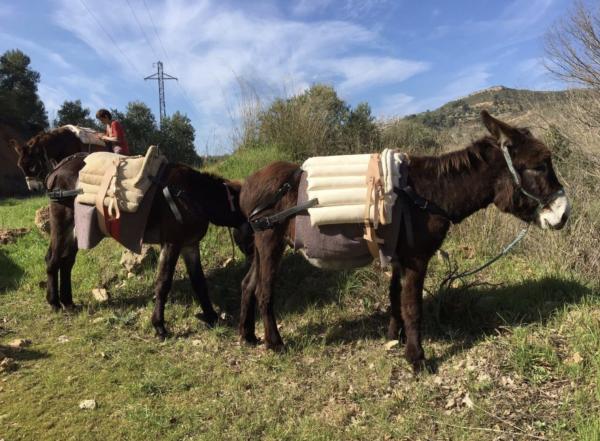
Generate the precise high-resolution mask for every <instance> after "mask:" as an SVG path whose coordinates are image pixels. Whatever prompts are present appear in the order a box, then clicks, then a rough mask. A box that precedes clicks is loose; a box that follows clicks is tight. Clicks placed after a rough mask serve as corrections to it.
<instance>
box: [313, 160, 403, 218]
mask: <svg viewBox="0 0 600 441" xmlns="http://www.w3.org/2000/svg"><path fill="white" fill-rule="evenodd" d="M402 161H403V155H402V154H401V153H400V152H398V151H395V150H391V149H385V150H384V151H383V152H382V153H373V154H361V155H341V156H317V157H313V158H309V159H307V160H306V161H305V162H304V164H302V169H303V170H304V171H305V172H306V175H307V182H308V186H307V191H308V199H309V200H310V199H317V200H318V205H317V206H315V207H313V208H309V209H308V213H309V214H310V221H311V225H312V226H317V225H332V224H356V223H370V224H371V225H373V226H374V227H375V228H377V225H379V224H382V225H387V224H390V223H391V222H392V209H393V206H394V203H395V202H396V197H397V196H396V193H395V192H394V188H395V187H398V185H399V181H400V164H401V163H402Z"/></svg>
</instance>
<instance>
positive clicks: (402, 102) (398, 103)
mask: <svg viewBox="0 0 600 441" xmlns="http://www.w3.org/2000/svg"><path fill="white" fill-rule="evenodd" d="M418 110H420V109H417V107H415V99H414V97H412V96H409V95H406V94H404V93H396V94H393V95H388V96H385V97H384V98H383V99H382V100H381V103H380V105H379V106H377V110H376V112H377V113H376V114H377V115H378V117H379V118H383V119H387V118H392V117H397V116H404V115H410V114H411V113H415V112H417V111H418Z"/></svg>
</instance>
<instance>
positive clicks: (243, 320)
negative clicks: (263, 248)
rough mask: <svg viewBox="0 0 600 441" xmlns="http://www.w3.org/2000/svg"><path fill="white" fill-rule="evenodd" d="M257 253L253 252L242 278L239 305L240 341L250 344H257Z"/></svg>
mask: <svg viewBox="0 0 600 441" xmlns="http://www.w3.org/2000/svg"><path fill="white" fill-rule="evenodd" d="M257 272H258V254H255V255H254V257H253V259H252V263H251V264H250V268H249V269H248V272H247V273H246V276H244V280H242V301H241V307H240V324H239V332H240V341H241V342H246V343H249V344H251V345H256V344H258V342H259V340H258V338H257V337H256V333H255V326H254V325H255V315H256V281H257V278H258V274H257Z"/></svg>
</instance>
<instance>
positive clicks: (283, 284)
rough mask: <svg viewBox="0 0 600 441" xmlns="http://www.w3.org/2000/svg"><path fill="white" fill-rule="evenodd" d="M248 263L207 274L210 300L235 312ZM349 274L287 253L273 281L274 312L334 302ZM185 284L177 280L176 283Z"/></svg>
mask: <svg viewBox="0 0 600 441" xmlns="http://www.w3.org/2000/svg"><path fill="white" fill-rule="evenodd" d="M247 271H248V266H247V265H246V263H245V262H244V261H238V262H236V263H235V264H234V265H229V266H227V267H225V268H218V269H215V270H213V271H211V272H210V274H208V276H207V283H208V289H209V293H210V297H211V299H212V301H213V303H214V304H215V305H216V306H218V307H219V308H220V309H221V310H222V311H224V312H226V313H228V314H231V315H234V316H236V317H237V314H238V313H239V310H240V296H241V287H240V285H241V282H242V279H243V278H244V276H245V275H246V272H247ZM347 277H348V272H347V271H323V270H320V269H318V268H315V267H313V266H312V265H310V264H309V263H308V262H307V261H306V259H304V258H303V257H302V256H301V255H299V254H286V255H285V256H284V258H283V259H282V263H281V267H280V269H279V271H278V273H277V280H276V284H275V294H274V299H275V310H276V311H277V314H278V315H280V314H287V313H299V312H303V311H305V310H306V309H307V308H309V307H311V306H318V305H322V304H328V303H336V302H338V301H339V297H340V283H341V282H342V281H343V280H345V279H346V278H347ZM182 283H183V284H186V285H187V286H186V288H185V289H187V291H188V293H189V296H190V297H191V289H190V285H189V282H188V281H187V280H179V281H177V282H176V284H175V285H176V286H177V287H179V286H180V284H182Z"/></svg>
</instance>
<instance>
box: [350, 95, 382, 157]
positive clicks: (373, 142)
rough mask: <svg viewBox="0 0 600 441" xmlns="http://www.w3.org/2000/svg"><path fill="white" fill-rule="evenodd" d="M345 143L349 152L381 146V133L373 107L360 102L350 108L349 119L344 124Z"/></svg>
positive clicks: (375, 148)
mask: <svg viewBox="0 0 600 441" xmlns="http://www.w3.org/2000/svg"><path fill="white" fill-rule="evenodd" d="M343 145H344V146H345V147H346V149H347V152H348V153H360V152H364V151H375V150H377V149H379V148H380V146H381V133H380V131H379V128H378V127H377V124H375V117H374V116H373V115H372V114H371V107H370V106H369V104H367V103H360V104H358V106H356V108H354V109H352V110H350V113H349V115H348V119H347V121H346V122H345V124H344V126H343Z"/></svg>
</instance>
